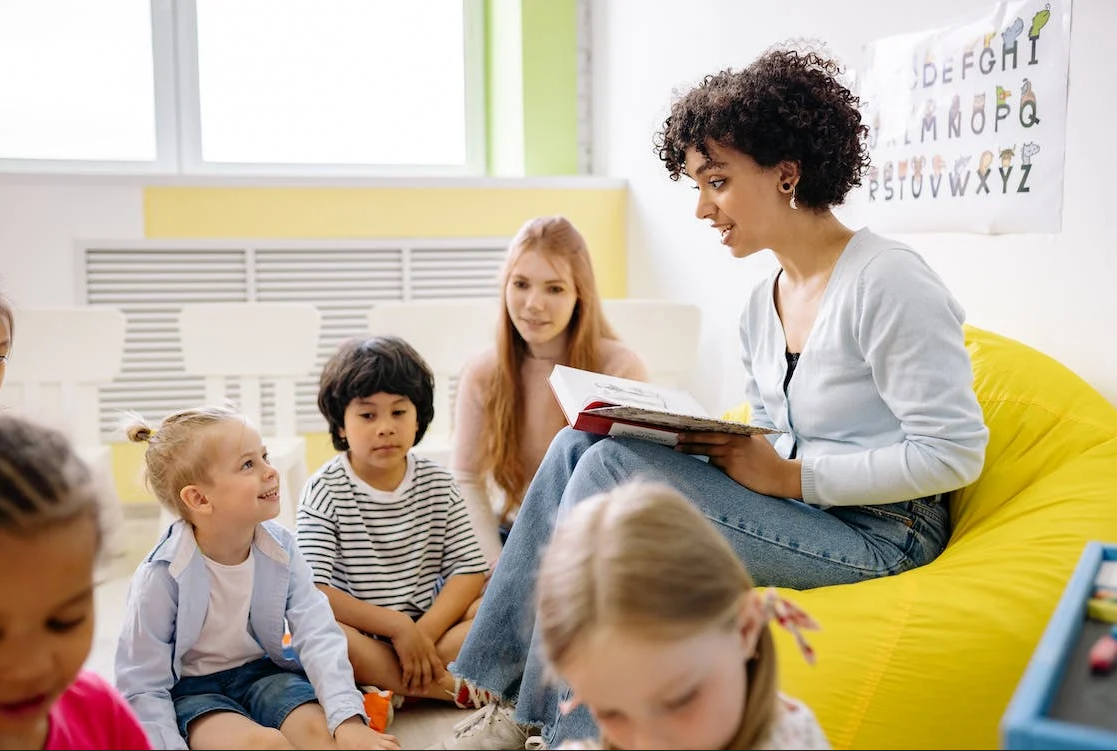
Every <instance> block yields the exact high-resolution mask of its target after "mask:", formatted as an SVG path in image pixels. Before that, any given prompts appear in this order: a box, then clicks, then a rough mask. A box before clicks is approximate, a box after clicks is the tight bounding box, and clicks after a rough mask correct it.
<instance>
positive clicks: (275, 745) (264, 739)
mask: <svg viewBox="0 0 1117 751" xmlns="http://www.w3.org/2000/svg"><path fill="white" fill-rule="evenodd" d="M243 747H244V748H246V749H261V750H262V749H279V748H281V749H292V748H294V747H295V746H294V745H293V744H292V743H291V741H290V740H288V739H287V736H285V735H284V734H283V733H281V732H279V731H278V730H276V729H275V728H266V727H263V726H262V725H261V726H259V727H256V728H254V729H253V730H250V731H249V732H248V733H246V734H245V736H244V746H243Z"/></svg>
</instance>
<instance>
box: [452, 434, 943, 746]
mask: <svg viewBox="0 0 1117 751" xmlns="http://www.w3.org/2000/svg"><path fill="white" fill-rule="evenodd" d="M637 478H639V479H646V480H658V481H662V482H666V483H667V484H669V485H672V486H674V487H675V488H677V489H678V490H679V491H681V492H682V493H683V494H684V495H686V496H687V498H689V499H690V500H691V502H692V503H693V504H694V505H695V506H696V507H697V508H698V509H699V510H700V511H702V513H703V514H704V515H705V516H706V518H707V519H709V520H710V521H711V522H713V523H714V525H715V526H716V527H717V528H718V530H719V531H721V533H722V534H723V535H725V537H726V539H728V540H729V542H730V544H731V545H732V546H733V549H734V550H735V551H736V552H737V555H738V556H739V557H740V558H741V560H742V561H745V562H746V564H747V565H748V567H749V571H750V572H751V574H752V577H753V579H754V580H755V581H756V583H757V584H758V585H761V586H782V587H791V588H794V589H809V588H812V587H821V586H826V585H830V584H844V583H849V582H858V581H863V580H865V579H872V578H875V577H879V576H887V575H889V574H897V573H900V572H901V571H906V570H907V569H910V568H914V567H916V566H921V565H923V564H925V563H928V562H929V561H931V560H933V559H934V558H935V556H937V555H938V554H939V553H940V552H942V549H943V547H945V545H946V540H947V538H948V537H949V528H950V520H949V517H948V511H947V508H946V504H945V503H941V502H939V500H938V498H937V497H932V498H924V499H918V500H914V501H905V502H901V503H890V504H885V505H881V506H843V507H832V508H829V509H820V508H817V507H815V506H810V505H808V504H806V503H803V502H801V501H796V500H788V499H786V498H772V497H770V496H765V495H760V494H759V493H754V492H752V491H751V490H749V489H748V488H745V487H742V486H741V485H739V484H737V483H736V482H735V481H733V480H731V479H730V478H729V477H728V476H726V475H725V473H723V472H722V471H721V470H719V469H717V468H716V467H712V466H710V465H709V464H707V463H706V462H704V461H700V460H698V459H696V458H695V457H693V456H689V455H686V454H682V453H680V452H677V451H674V450H672V449H670V448H668V447H666V446H661V445H659V444H655V443H650V442H648V441H643V440H639V439H635V438H605V439H603V438H602V437H601V436H594V435H590V434H588V433H583V432H580V431H575V430H573V429H571V428H564V429H563V430H562V431H561V432H560V433H559V434H558V435H557V436H555V439H554V441H552V443H551V446H550V448H549V449H548V450H547V455H546V456H545V457H544V458H543V463H542V464H541V465H540V467H539V471H538V472H536V474H535V477H534V478H533V479H532V481H531V484H530V485H529V486H528V489H527V492H526V494H525V495H524V501H523V505H522V506H521V507H520V511H519V514H518V515H517V516H516V523H515V524H514V525H513V526H512V532H511V534H510V535H509V536H508V542H507V543H506V544H505V546H504V551H503V552H502V553H501V555H500V561H499V562H498V563H497V566H496V570H495V571H494V572H493V575H492V577H491V578H490V580H489V584H488V587H487V588H486V590H485V595H484V597H483V598H482V600H481V607H480V610H479V611H478V613H477V617H476V618H475V619H474V621H473V626H472V627H471V628H470V630H469V636H467V637H466V640H465V644H464V645H463V646H462V650H461V653H460V654H459V655H458V659H457V660H455V661H454V663H453V664H452V665H451V666H450V667H451V670H452V672H454V673H455V674H457V675H460V676H462V677H464V678H466V679H468V680H470V681H472V682H473V683H475V684H477V685H478V686H480V687H482V688H485V689H488V690H490V691H492V692H494V693H496V694H498V695H500V696H501V697H503V698H505V699H507V700H510V701H515V702H516V721H517V722H519V723H521V724H523V725H532V726H535V727H539V728H542V733H543V737H544V739H545V740H546V742H547V744H548V746H549V747H550V748H555V747H557V746H558V745H559V744H561V743H562V742H563V741H566V740H576V739H583V738H590V737H596V736H597V730H596V727H595V725H594V722H593V719H592V718H591V717H590V714H589V712H588V711H587V710H586V709H585V708H584V707H578V708H577V709H576V710H574V711H573V712H571V713H569V714H567V715H563V714H561V713H560V712H559V704H560V702H562V701H564V700H566V699H567V698H569V693H570V692H569V689H568V688H566V687H565V686H560V685H556V684H555V683H554V681H553V680H552V679H550V678H549V676H548V675H547V673H546V672H545V671H544V666H543V662H542V659H543V653H542V648H541V646H540V643H539V638H540V637H539V632H538V629H537V628H536V624H535V608H534V597H535V578H536V573H537V572H538V570H539V559H540V554H541V552H542V551H543V549H544V548H545V547H546V545H547V543H548V542H549V541H550V539H551V534H552V531H553V530H554V526H555V522H556V520H558V519H559V518H560V517H561V516H562V515H563V514H564V513H565V512H566V511H567V510H568V509H569V508H570V507H571V506H573V505H574V504H575V503H578V502H579V501H581V500H583V499H584V498H588V497H589V496H591V495H594V494H596V493H600V492H602V491H606V490H609V489H611V488H613V487H615V486H617V485H619V484H621V483H622V482H625V481H627V480H632V479H637Z"/></svg>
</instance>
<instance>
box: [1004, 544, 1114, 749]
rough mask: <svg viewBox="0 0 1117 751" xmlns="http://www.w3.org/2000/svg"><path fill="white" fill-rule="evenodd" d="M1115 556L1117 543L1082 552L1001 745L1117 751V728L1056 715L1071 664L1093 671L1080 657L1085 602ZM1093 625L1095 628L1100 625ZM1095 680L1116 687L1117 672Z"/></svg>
mask: <svg viewBox="0 0 1117 751" xmlns="http://www.w3.org/2000/svg"><path fill="white" fill-rule="evenodd" d="M1112 560H1117V545H1106V544H1103V543H1100V542H1090V543H1088V544H1087V545H1086V548H1085V549H1084V550H1083V551H1082V557H1081V558H1080V559H1079V561H1078V565H1077V566H1076V567H1075V569H1074V573H1073V574H1072V575H1071V578H1070V582H1068V583H1067V587H1066V589H1065V590H1064V591H1063V596H1062V598H1061V599H1060V600H1059V605H1058V607H1057V608H1056V609H1055V612H1054V613H1053V614H1052V615H1051V620H1050V621H1049V622H1048V624H1047V629H1046V630H1045V631H1044V632H1043V637H1042V638H1041V639H1040V640H1039V644H1038V645H1037V646H1036V651H1035V652H1034V653H1033V654H1032V659H1031V661H1030V662H1029V663H1028V668H1027V669H1026V670H1025V671H1024V676H1023V677H1022V678H1021V679H1020V683H1019V684H1018V685H1017V687H1016V692H1015V693H1014V694H1013V696H1012V701H1010V702H1009V705H1008V708H1007V709H1006V710H1005V714H1004V716H1003V717H1002V718H1001V747H1002V748H1004V749H1068V748H1079V749H1095V748H1106V749H1117V731H1114V730H1111V729H1108V728H1102V727H1093V726H1091V725H1089V724H1082V723H1073V722H1067V721H1066V720H1060V719H1057V718H1055V717H1052V716H1051V713H1052V709H1053V705H1054V703H1055V699H1056V697H1057V695H1058V692H1059V690H1060V687H1061V685H1062V683H1063V681H1064V678H1065V677H1066V670H1067V667H1068V665H1069V666H1070V667H1071V669H1073V670H1081V671H1088V670H1089V666H1088V664H1087V663H1085V662H1084V661H1083V660H1081V659H1080V658H1081V650H1082V646H1081V645H1080V644H1078V642H1079V636H1080V634H1081V633H1082V631H1083V629H1084V628H1087V626H1086V623H1085V619H1086V601H1087V600H1088V599H1089V598H1090V594H1091V592H1092V590H1093V588H1094V581H1095V579H1096V577H1097V574H1098V569H1099V567H1100V566H1101V564H1102V561H1112ZM1088 628H1090V629H1091V630H1094V628H1095V627H1094V625H1090V626H1088ZM1099 630H1100V629H1099ZM1076 650H1077V651H1078V654H1077V655H1076V654H1075V652H1076ZM1072 657H1073V659H1072ZM1096 680H1098V681H1112V682H1113V683H1112V684H1108V685H1106V688H1105V690H1106V691H1109V690H1110V688H1112V689H1113V690H1117V672H1114V673H1112V674H1110V675H1108V676H1105V677H1100V678H1097V679H1096ZM1099 685H1101V684H1099Z"/></svg>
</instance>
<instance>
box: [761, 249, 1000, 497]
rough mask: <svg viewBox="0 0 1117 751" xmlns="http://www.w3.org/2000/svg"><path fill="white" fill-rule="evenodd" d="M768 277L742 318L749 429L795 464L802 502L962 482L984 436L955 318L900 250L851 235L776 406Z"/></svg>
mask: <svg viewBox="0 0 1117 751" xmlns="http://www.w3.org/2000/svg"><path fill="white" fill-rule="evenodd" d="M778 274H779V271H776V272H774V273H773V274H772V275H771V276H769V277H768V278H767V279H765V281H764V282H763V283H761V284H760V285H758V286H757V287H756V289H754V290H753V292H752V294H751V295H750V297H749V299H748V301H747V303H746V306H745V309H744V312H743V314H742V315H741V325H740V333H741V343H742V352H743V355H742V357H743V360H744V364H745V369H746V371H747V372H748V373H750V374H751V376H752V377H751V378H750V379H749V382H748V385H747V392H746V393H747V398H748V401H749V404H750V406H751V408H752V416H751V418H750V420H751V421H752V422H754V423H757V424H760V425H766V426H768V427H774V428H776V429H778V430H781V431H786V432H785V433H784V434H783V435H780V436H778V437H777V438H776V439H775V446H776V450H777V451H778V452H779V453H780V455H781V456H783V457H785V458H787V457H788V456H789V455H790V453H791V449H792V446H793V445H797V446H798V448H797V452H796V458H798V459H802V460H803V469H802V473H801V478H802V482H803V500H804V501H806V502H807V503H811V504H815V505H818V506H851V505H860V504H880V503H893V502H896V501H905V500H910V499H913V498H921V497H924V496H929V495H934V494H937V493H943V492H947V491H951V490H955V489H957V488H960V487H963V486H965V485H967V484H969V483H971V482H973V481H974V480H975V479H976V478H977V476H978V475H979V474H980V472H981V468H982V465H983V463H984V460H985V445H986V443H987V442H988V440H989V431H988V429H987V428H986V427H985V421H984V417H983V415H982V412H981V407H980V406H979V405H978V403H977V397H976V396H975V395H974V390H973V368H972V365H971V363H970V357H969V353H968V352H967V351H966V347H965V342H964V339H963V332H962V322H963V321H964V320H965V313H964V312H963V310H962V307H961V306H960V305H959V304H958V302H957V301H956V300H955V299H954V297H953V296H952V295H951V294H950V292H949V290H947V288H946V286H945V285H944V284H943V282H942V280H941V279H940V278H939V276H938V275H937V274H936V273H935V272H934V271H932V270H931V268H930V267H929V266H928V265H927V263H926V261H924V260H923V258H922V257H921V256H920V255H919V254H917V253H916V252H915V251H914V250H912V249H911V248H909V247H907V246H906V245H904V244H902V243H899V242H896V241H893V240H889V239H886V238H883V237H880V236H879V235H875V234H873V233H872V232H870V231H869V230H867V229H862V230H860V231H858V232H857V233H856V234H855V235H854V236H853V238H852V239H851V240H850V241H849V244H848V245H847V246H846V248H845V250H844V251H843V252H842V254H841V256H839V258H838V262H837V264H836V265H835V267H834V270H833V273H832V274H831V276H830V281H829V283H828V284H827V287H826V290H825V292H824V293H823V297H822V301H821V302H820V303H819V308H818V316H817V318H816V319H815V322H814V327H813V328H812V329H811V332H810V335H809V336H808V338H807V341H806V344H805V345H804V346H803V350H802V354H801V355H800V357H799V362H798V365H797V366H796V368H795V374H794V375H793V376H792V379H791V383H790V385H789V388H788V392H787V395H786V396H785V395H784V390H783V382H784V376H785V375H786V374H787V358H786V354H785V353H786V351H787V342H786V339H785V337H784V331H783V326H782V324H781V323H780V318H779V315H778V314H777V313H776V306H775V298H774V292H775V284H776V278H777V276H778Z"/></svg>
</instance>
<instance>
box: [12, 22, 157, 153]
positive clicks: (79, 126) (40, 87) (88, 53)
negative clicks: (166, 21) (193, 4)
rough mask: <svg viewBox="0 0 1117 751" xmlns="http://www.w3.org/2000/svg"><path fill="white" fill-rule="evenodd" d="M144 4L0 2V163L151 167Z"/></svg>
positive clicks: (150, 63) (151, 94) (148, 35)
mask: <svg viewBox="0 0 1117 751" xmlns="http://www.w3.org/2000/svg"><path fill="white" fill-rule="evenodd" d="M153 78H154V56H153V54H152V19H151V7H150V4H149V0H101V1H100V2H96V3H91V2H88V0H26V1H23V0H5V1H4V2H0V159H5V160H40V161H64V160H94V161H100V162H154V161H155V159H156V130H155V128H156V126H155V91H154V82H153Z"/></svg>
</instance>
